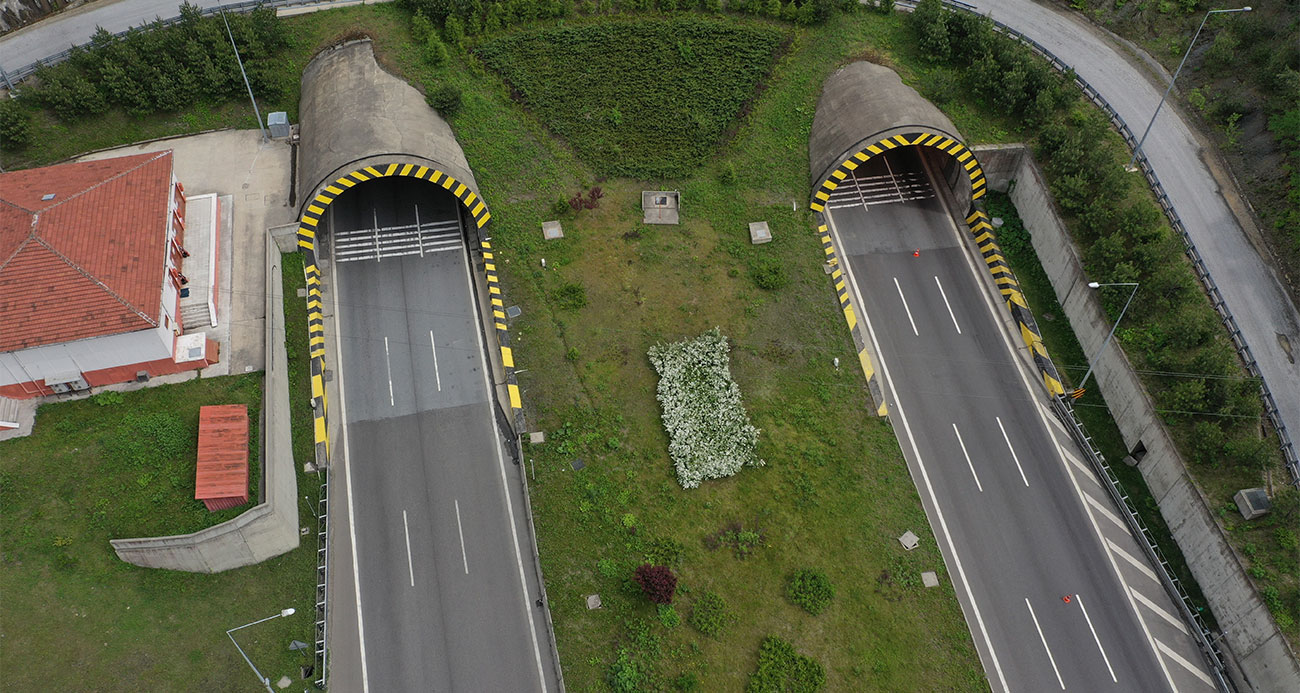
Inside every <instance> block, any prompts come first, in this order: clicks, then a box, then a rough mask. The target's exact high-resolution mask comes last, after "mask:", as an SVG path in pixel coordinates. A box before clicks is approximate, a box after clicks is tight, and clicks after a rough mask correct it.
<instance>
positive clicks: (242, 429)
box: [194, 404, 248, 502]
mask: <svg viewBox="0 0 1300 693" xmlns="http://www.w3.org/2000/svg"><path fill="white" fill-rule="evenodd" d="M194 498H195V499H197V500H208V499H217V498H240V499H242V500H243V501H247V500H248V407H247V406H245V405H243V404H217V405H212V406H207V407H199V463H198V470H197V472H196V474H195V483H194ZM241 502H242V501H241Z"/></svg>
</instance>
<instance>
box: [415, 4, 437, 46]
mask: <svg viewBox="0 0 1300 693" xmlns="http://www.w3.org/2000/svg"><path fill="white" fill-rule="evenodd" d="M432 33H433V22H431V21H429V18H428V17H426V16H424V13H423V12H416V13H415V14H414V15H412V16H411V38H413V39H415V42H416V43H417V44H419V43H424V42H425V40H426V39H428V38H429V34H432Z"/></svg>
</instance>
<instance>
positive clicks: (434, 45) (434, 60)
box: [424, 33, 447, 67]
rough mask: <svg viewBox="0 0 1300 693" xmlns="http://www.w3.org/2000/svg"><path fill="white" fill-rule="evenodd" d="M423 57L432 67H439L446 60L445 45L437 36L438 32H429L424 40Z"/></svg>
mask: <svg viewBox="0 0 1300 693" xmlns="http://www.w3.org/2000/svg"><path fill="white" fill-rule="evenodd" d="M424 59H425V60H427V61H429V64H430V65H432V66H434V67H440V66H442V65H443V64H444V63H446V62H447V46H445V45H444V44H443V42H442V39H440V38H438V34H436V33H433V34H429V35H428V37H426V38H425V41H424Z"/></svg>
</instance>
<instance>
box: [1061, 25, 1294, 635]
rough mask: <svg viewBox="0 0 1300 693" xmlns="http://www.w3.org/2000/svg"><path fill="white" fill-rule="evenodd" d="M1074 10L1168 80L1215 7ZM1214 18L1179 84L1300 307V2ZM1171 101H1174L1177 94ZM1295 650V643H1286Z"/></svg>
mask: <svg viewBox="0 0 1300 693" xmlns="http://www.w3.org/2000/svg"><path fill="white" fill-rule="evenodd" d="M1075 3H1076V4H1075V7H1076V9H1078V10H1080V11H1081V12H1084V13H1085V14H1087V16H1089V17H1090V18H1092V19H1093V20H1094V21H1096V22H1098V23H1101V24H1102V25H1104V26H1106V27H1107V28H1109V29H1110V30H1112V31H1115V32H1116V33H1118V34H1120V35H1121V36H1123V37H1125V38H1127V39H1130V40H1133V41H1135V42H1137V43H1138V44H1140V45H1141V46H1142V47H1144V48H1145V49H1146V50H1147V51H1148V52H1149V53H1150V54H1151V55H1152V56H1153V57H1154V58H1155V59H1156V60H1158V61H1160V63H1161V64H1162V65H1164V66H1165V67H1166V68H1167V69H1169V70H1170V71H1172V70H1173V69H1174V68H1175V67H1177V65H1178V62H1179V61H1180V60H1181V59H1182V57H1183V54H1184V52H1185V51H1186V50H1187V44H1188V42H1189V41H1191V40H1192V35H1193V34H1194V33H1195V32H1196V29H1197V26H1198V25H1199V24H1200V23H1201V20H1202V19H1203V18H1204V17H1205V12H1206V10H1209V9H1211V7H1212V6H1210V5H1206V4H1204V3H1196V2H1159V3H1151V2H1143V3H1125V2H1123V1H1122V0H1075ZM1253 5H1254V10H1253V11H1251V12H1247V13H1233V14H1218V15H1213V16H1211V17H1210V19H1209V21H1208V22H1206V24H1205V29H1204V31H1202V33H1201V36H1200V38H1199V39H1197V43H1196V48H1195V49H1194V50H1193V51H1192V54H1191V56H1190V57H1189V58H1188V61H1187V65H1186V67H1184V68H1183V72H1182V74H1181V75H1179V77H1178V85H1179V91H1180V92H1181V93H1182V94H1183V95H1185V96H1186V99H1187V104H1188V105H1189V106H1191V108H1189V109H1185V110H1186V111H1189V112H1190V113H1192V114H1193V115H1194V117H1196V118H1197V119H1198V120H1199V121H1200V124H1201V126H1202V127H1201V130H1202V131H1204V132H1206V133H1208V134H1209V136H1210V137H1211V138H1212V139H1214V140H1215V141H1217V142H1218V143H1219V144H1220V146H1221V147H1222V150H1223V153H1224V155H1225V156H1226V158H1227V160H1228V163H1229V165H1231V167H1232V169H1233V174H1234V175H1235V176H1236V178H1237V180H1238V181H1239V182H1240V188H1241V190H1242V191H1243V192H1245V193H1247V194H1249V196H1250V201H1251V205H1252V208H1253V211H1255V212H1256V213H1258V214H1259V216H1260V217H1261V219H1262V221H1263V222H1264V223H1263V231H1264V237H1265V238H1266V239H1267V241H1268V244H1269V246H1270V249H1271V250H1272V251H1273V253H1274V256H1275V257H1276V258H1277V259H1278V261H1279V262H1280V264H1281V269H1282V272H1281V274H1282V275H1283V276H1284V277H1287V278H1288V279H1287V280H1288V281H1289V282H1290V286H1289V288H1290V290H1291V295H1292V297H1293V300H1295V301H1297V302H1300V286H1297V285H1296V283H1295V277H1296V276H1297V273H1298V272H1300V12H1298V11H1297V10H1298V9H1300V2H1297V1H1296V0H1282V1H1281V2H1267V3H1253ZM1175 96H1177V95H1175ZM1292 642H1293V643H1295V642H1297V640H1294V639H1293V640H1292Z"/></svg>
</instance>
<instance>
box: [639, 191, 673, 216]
mask: <svg viewBox="0 0 1300 693" xmlns="http://www.w3.org/2000/svg"><path fill="white" fill-rule="evenodd" d="M680 205H681V193H679V192H677V191H676V190H642V191H641V211H642V213H643V214H644V216H643V218H642V220H641V221H642V222H643V223H646V224H677V223H678V222H679V220H680V219H679V215H678V211H679V208H680Z"/></svg>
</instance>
